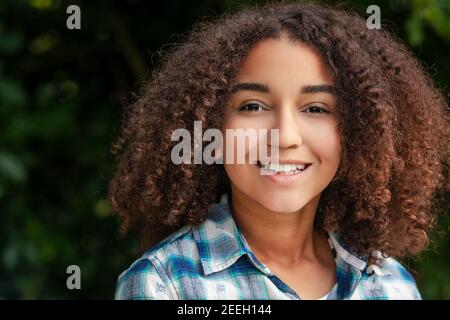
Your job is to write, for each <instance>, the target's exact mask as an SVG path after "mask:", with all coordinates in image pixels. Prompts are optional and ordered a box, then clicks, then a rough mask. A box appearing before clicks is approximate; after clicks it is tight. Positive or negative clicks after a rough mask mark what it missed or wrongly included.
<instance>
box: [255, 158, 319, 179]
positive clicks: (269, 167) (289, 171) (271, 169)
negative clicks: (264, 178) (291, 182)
mask: <svg viewBox="0 0 450 320" xmlns="http://www.w3.org/2000/svg"><path fill="white" fill-rule="evenodd" d="M311 164H312V163H304V164H300V163H298V164H295V163H293V164H282V163H279V164H272V163H267V164H262V163H261V162H260V161H259V160H258V161H257V162H256V165H257V166H258V167H259V168H260V169H263V170H265V171H266V172H268V173H269V174H273V175H294V174H299V173H301V172H303V171H305V170H306V169H307V168H308V167H309V166H310V165H311Z"/></svg>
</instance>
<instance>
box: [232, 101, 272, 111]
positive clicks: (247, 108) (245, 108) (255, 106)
mask: <svg viewBox="0 0 450 320" xmlns="http://www.w3.org/2000/svg"><path fill="white" fill-rule="evenodd" d="M264 110H267V108H266V107H263V106H262V105H260V104H258V103H255V102H252V103H247V104H246V105H243V106H242V107H240V108H239V111H247V112H257V111H264Z"/></svg>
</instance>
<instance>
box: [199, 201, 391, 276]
mask: <svg viewBox="0 0 450 320" xmlns="http://www.w3.org/2000/svg"><path fill="white" fill-rule="evenodd" d="M328 235H329V241H330V242H331V243H330V244H331V245H332V247H333V248H334V249H335V250H336V254H337V257H336V264H337V265H338V269H340V270H345V271H346V273H347V274H352V275H353V276H357V275H359V278H360V276H361V272H363V271H367V261H368V256H357V255H355V254H353V253H352V251H351V250H350V247H349V246H347V245H346V244H345V243H343V242H342V240H341V237H340V235H339V234H338V233H336V232H328ZM193 236H194V239H195V242H196V244H197V249H198V252H199V256H200V261H201V264H202V267H203V271H204V273H205V275H208V274H211V273H214V272H218V271H221V270H223V269H225V268H228V267H229V266H231V265H232V264H234V263H235V262H236V261H237V260H238V259H239V258H240V257H241V256H242V255H244V254H247V255H248V256H249V258H250V261H251V262H252V263H253V264H254V265H255V267H257V268H258V269H260V270H261V271H262V272H263V273H266V274H268V275H270V271H269V270H268V269H267V267H266V266H264V265H263V264H262V263H261V262H259V261H258V260H257V259H256V257H255V256H254V254H253V252H252V251H251V249H250V247H249V246H248V244H247V242H246V241H245V238H244V236H243V234H242V233H241V231H240V230H239V228H238V227H237V226H236V224H235V221H234V219H233V216H232V214H231V211H230V208H229V204H228V200H227V196H226V195H224V196H222V199H221V201H220V203H215V204H213V205H212V206H211V209H210V212H209V215H208V218H207V219H206V220H205V221H204V222H203V223H202V224H200V225H198V226H196V227H194V228H193ZM371 267H372V269H373V271H375V272H376V273H377V274H378V275H385V274H384V273H383V272H382V271H381V270H380V269H379V268H373V266H369V271H371V270H370V268H371ZM338 271H339V270H338ZM338 280H339V277H338Z"/></svg>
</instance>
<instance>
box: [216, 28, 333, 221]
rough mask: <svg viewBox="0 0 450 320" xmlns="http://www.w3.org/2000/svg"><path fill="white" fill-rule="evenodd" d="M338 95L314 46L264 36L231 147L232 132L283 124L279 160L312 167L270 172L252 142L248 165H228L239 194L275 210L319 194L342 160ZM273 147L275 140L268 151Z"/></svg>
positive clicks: (245, 75) (239, 104)
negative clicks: (255, 159)
mask: <svg viewBox="0 0 450 320" xmlns="http://www.w3.org/2000/svg"><path fill="white" fill-rule="evenodd" d="M242 84H244V85H242ZM333 92H334V90H333V79H332V76H331V75H330V73H329V72H328V70H327V68H326V66H325V64H324V63H323V61H322V60H321V58H320V56H319V55H318V54H316V53H315V52H314V51H313V50H312V49H311V48H310V47H308V46H306V45H304V44H302V43H299V42H293V41H291V40H289V39H287V38H286V37H283V38H280V39H267V40H264V41H261V42H260V43H259V44H257V45H256V46H255V47H254V48H252V49H251V50H250V52H249V55H248V56H247V58H246V60H244V62H243V65H242V67H241V69H240V71H239V74H238V77H237V81H236V86H235V87H234V93H233V95H232V97H231V99H230V103H229V105H228V107H227V110H226V114H225V118H224V126H223V128H222V131H223V135H224V137H225V139H224V142H225V145H226V144H227V140H226V134H225V129H239V128H240V129H243V130H247V129H256V130H259V129H266V130H267V132H269V131H270V129H278V130H279V142H278V147H279V149H278V153H279V155H278V159H279V160H278V161H279V163H280V164H283V163H287V162H289V163H291V164H294V165H299V166H300V165H301V163H309V164H310V165H309V166H307V167H306V169H305V170H304V171H302V172H300V173H298V170H297V171H295V172H297V173H294V174H288V173H284V172H281V171H280V169H282V168H281V167H278V168H276V167H274V168H272V169H275V170H276V172H278V173H277V174H276V175H265V174H263V175H262V174H261V165H260V163H257V164H255V163H249V157H248V153H249V150H250V149H251V148H252V146H251V145H250V144H249V143H247V144H246V146H245V151H244V152H245V155H246V159H245V160H246V163H245V164H225V170H226V172H227V174H228V176H229V178H230V180H231V188H232V194H233V197H241V199H248V200H251V201H252V202H256V203H257V204H258V205H262V206H263V207H264V208H266V209H269V210H271V211H275V212H296V211H298V210H300V209H301V208H303V207H304V206H305V205H306V204H307V203H308V202H310V201H311V200H312V199H318V198H319V197H318V196H320V193H321V192H322V191H323V190H324V189H325V188H326V186H327V185H328V184H329V183H330V181H331V180H332V179H333V177H334V176H335V174H336V172H337V169H338V166H339V161H340V157H341V141H340V136H339V134H338V131H337V118H336V97H335V96H334V94H333ZM269 136H270V135H269ZM270 145H271V140H270V137H269V138H268V139H267V148H268V150H270ZM236 146H237V142H236V141H235V142H234V148H236ZM224 150H226V148H224ZM234 154H235V155H236V154H237V150H236V149H235V150H234ZM287 169H289V167H287V166H286V170H287ZM270 172H273V171H270ZM289 173H292V171H291V172H289Z"/></svg>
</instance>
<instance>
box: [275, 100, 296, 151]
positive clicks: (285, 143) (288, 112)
mask: <svg viewBox="0 0 450 320" xmlns="http://www.w3.org/2000/svg"><path fill="white" fill-rule="evenodd" d="M283 109H284V110H283ZM275 129H278V130H279V142H278V147H279V148H280V149H293V148H297V147H299V146H300V145H301V144H302V134H301V130H300V127H299V123H298V119H297V117H296V115H295V113H294V112H293V111H292V109H291V108H282V110H280V111H279V112H278V115H277V121H276V126H275Z"/></svg>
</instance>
